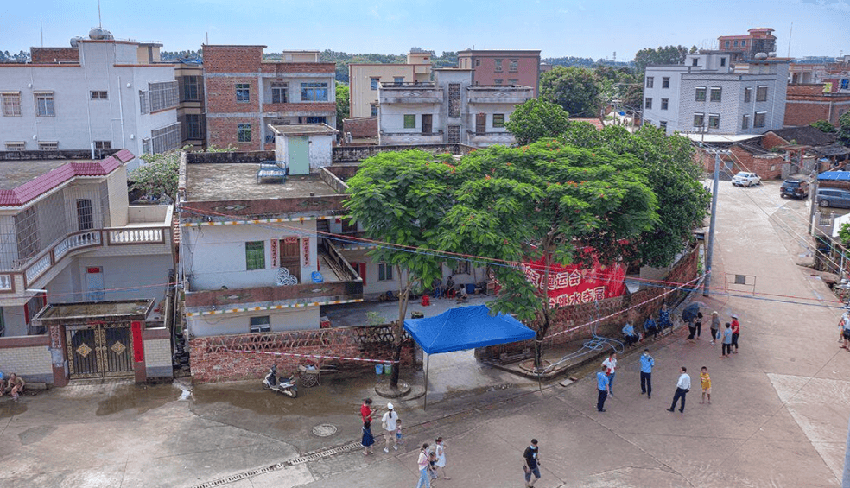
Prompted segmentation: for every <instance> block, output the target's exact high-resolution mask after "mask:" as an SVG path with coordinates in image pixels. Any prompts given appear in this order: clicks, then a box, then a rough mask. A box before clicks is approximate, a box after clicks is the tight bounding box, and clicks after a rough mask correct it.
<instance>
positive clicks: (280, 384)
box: [263, 364, 298, 398]
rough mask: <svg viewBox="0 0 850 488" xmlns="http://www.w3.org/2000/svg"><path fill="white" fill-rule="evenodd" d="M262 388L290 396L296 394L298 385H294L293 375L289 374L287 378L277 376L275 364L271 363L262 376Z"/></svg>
mask: <svg viewBox="0 0 850 488" xmlns="http://www.w3.org/2000/svg"><path fill="white" fill-rule="evenodd" d="M263 388H267V389H269V390H273V391H277V392H280V393H283V394H284V395H286V396H290V397H292V398H295V397H297V396H298V387H297V386H295V376H294V375H293V376H290V377H289V378H288V379H284V378H278V377H277V365H276V364H274V365H272V367H271V369H269V372H268V373H267V374H266V377H265V378H263Z"/></svg>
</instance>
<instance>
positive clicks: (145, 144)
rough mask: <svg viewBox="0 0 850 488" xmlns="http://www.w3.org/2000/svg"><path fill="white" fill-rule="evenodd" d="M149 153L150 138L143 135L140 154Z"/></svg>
mask: <svg viewBox="0 0 850 488" xmlns="http://www.w3.org/2000/svg"><path fill="white" fill-rule="evenodd" d="M150 153H151V138H150V137H145V138H144V139H142V154H150Z"/></svg>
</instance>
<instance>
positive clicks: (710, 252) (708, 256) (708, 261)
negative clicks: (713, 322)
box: [702, 151, 720, 296]
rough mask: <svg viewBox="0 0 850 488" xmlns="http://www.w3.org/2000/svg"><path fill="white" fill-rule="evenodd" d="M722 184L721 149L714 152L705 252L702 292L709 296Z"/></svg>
mask: <svg viewBox="0 0 850 488" xmlns="http://www.w3.org/2000/svg"><path fill="white" fill-rule="evenodd" d="M719 185H720V151H715V153H714V185H713V186H712V188H711V223H710V224H709V226H708V249H706V252H705V279H704V280H703V282H702V294H703V296H708V288H709V286H710V284H711V266H712V264H713V261H714V226H715V222H716V221H717V193H718V192H717V187H718V186H719Z"/></svg>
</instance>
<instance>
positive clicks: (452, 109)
mask: <svg viewBox="0 0 850 488" xmlns="http://www.w3.org/2000/svg"><path fill="white" fill-rule="evenodd" d="M449 117H460V83H449Z"/></svg>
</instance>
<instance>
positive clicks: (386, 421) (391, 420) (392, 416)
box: [381, 403, 398, 452]
mask: <svg viewBox="0 0 850 488" xmlns="http://www.w3.org/2000/svg"><path fill="white" fill-rule="evenodd" d="M397 420H398V414H397V413H395V410H393V404H392V403H387V411H386V413H384V416H383V417H381V426H382V427H383V428H384V452H390V445H392V446H393V449H398V446H397V445H396V441H395V431H396V427H397V425H396V421H397Z"/></svg>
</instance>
